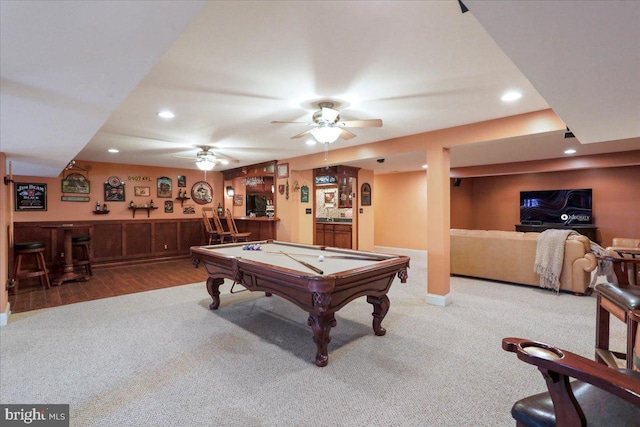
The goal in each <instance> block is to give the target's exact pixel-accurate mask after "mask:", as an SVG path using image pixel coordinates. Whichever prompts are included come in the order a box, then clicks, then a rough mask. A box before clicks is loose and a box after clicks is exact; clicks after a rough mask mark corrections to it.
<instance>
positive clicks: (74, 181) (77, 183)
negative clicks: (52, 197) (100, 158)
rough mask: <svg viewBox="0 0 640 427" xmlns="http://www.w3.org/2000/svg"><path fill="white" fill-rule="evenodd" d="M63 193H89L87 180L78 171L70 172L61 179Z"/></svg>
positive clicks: (89, 187) (89, 188)
mask: <svg viewBox="0 0 640 427" xmlns="http://www.w3.org/2000/svg"><path fill="white" fill-rule="evenodd" d="M62 192H63V193H76V194H89V193H90V192H91V186H90V185H89V180H88V179H87V178H86V177H85V176H84V175H81V174H79V173H70V174H69V175H67V176H66V177H65V178H64V179H63V180H62Z"/></svg>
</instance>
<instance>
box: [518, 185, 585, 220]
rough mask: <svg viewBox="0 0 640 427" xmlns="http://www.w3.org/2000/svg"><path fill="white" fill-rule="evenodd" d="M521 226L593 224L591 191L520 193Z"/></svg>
mask: <svg viewBox="0 0 640 427" xmlns="http://www.w3.org/2000/svg"><path fill="white" fill-rule="evenodd" d="M520 223H521V224H565V225H578V224H593V214H592V194H591V189H590V188H588V189H582V190H543V191H521V192H520Z"/></svg>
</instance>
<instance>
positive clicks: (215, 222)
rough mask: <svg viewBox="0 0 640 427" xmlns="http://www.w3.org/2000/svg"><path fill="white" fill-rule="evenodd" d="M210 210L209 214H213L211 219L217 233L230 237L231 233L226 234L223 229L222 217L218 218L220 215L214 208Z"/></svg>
mask: <svg viewBox="0 0 640 427" xmlns="http://www.w3.org/2000/svg"><path fill="white" fill-rule="evenodd" d="M208 209H209V210H208V212H211V217H212V218H213V226H214V227H215V228H216V232H217V233H218V234H220V235H222V234H225V233H226V234H227V235H228V234H229V233H228V232H225V231H224V228H223V227H222V223H221V222H220V217H219V216H218V213H217V212H216V210H215V209H213V208H208ZM203 210H204V208H203Z"/></svg>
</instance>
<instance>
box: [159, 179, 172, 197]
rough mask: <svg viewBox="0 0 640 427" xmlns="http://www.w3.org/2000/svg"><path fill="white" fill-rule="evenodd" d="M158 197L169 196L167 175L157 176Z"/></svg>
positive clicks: (169, 181) (169, 180) (169, 186)
mask: <svg viewBox="0 0 640 427" xmlns="http://www.w3.org/2000/svg"><path fill="white" fill-rule="evenodd" d="M158 198H165V199H170V198H171V178H169V177H168V176H161V177H160V178H158Z"/></svg>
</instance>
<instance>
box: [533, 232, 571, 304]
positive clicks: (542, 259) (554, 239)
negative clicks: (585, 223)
mask: <svg viewBox="0 0 640 427" xmlns="http://www.w3.org/2000/svg"><path fill="white" fill-rule="evenodd" d="M572 234H578V233H576V232H575V231H573V230H558V229H549V230H545V231H543V232H542V233H540V235H539V236H538V238H537V239H536V240H537V246H536V261H535V264H534V265H533V271H535V272H536V273H538V274H539V275H540V287H542V288H549V289H553V290H555V291H556V292H559V291H560V274H562V264H563V263H564V242H565V241H566V240H567V237H569V236H570V235H572Z"/></svg>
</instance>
